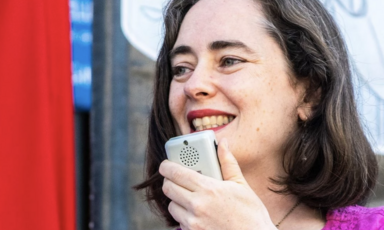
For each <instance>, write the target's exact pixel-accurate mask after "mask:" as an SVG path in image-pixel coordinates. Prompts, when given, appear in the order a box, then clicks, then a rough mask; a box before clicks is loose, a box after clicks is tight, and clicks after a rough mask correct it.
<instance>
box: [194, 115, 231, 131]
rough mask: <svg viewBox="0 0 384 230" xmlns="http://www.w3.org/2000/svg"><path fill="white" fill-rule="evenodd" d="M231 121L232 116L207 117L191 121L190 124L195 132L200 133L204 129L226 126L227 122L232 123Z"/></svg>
mask: <svg viewBox="0 0 384 230" xmlns="http://www.w3.org/2000/svg"><path fill="white" fill-rule="evenodd" d="M233 119H234V117H233V116H224V115H219V116H209V117H203V118H196V119H193V121H192V124H193V126H194V127H195V129H196V131H201V130H204V129H211V128H217V127H219V126H222V125H226V124H228V123H229V122H231V121H233Z"/></svg>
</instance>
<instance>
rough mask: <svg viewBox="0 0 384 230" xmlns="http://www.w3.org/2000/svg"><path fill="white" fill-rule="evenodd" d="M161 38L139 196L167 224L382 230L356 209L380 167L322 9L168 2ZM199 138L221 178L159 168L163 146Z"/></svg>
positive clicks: (373, 217) (240, 1) (248, 1)
mask: <svg viewBox="0 0 384 230" xmlns="http://www.w3.org/2000/svg"><path fill="white" fill-rule="evenodd" d="M165 29H166V33H165V38H164V43H163V46H162V48H161V51H160V55H159V58H158V61H157V78H156V84H155V95H154V102H153V108H152V112H151V117H150V127H149V136H148V137H149V139H148V146H147V147H148V149H147V179H146V181H145V182H143V183H142V184H140V185H138V186H137V187H136V188H137V189H143V188H146V191H147V198H148V200H149V201H150V202H151V203H152V204H153V205H154V207H155V208H156V209H157V210H158V211H159V212H160V213H161V214H162V216H163V217H164V218H165V220H166V221H167V223H168V224H169V225H170V226H180V227H181V229H183V230H187V229H276V228H278V229H296V230H297V229H323V228H324V229H333V228H335V229H379V228H378V227H376V228H375V227H374V226H379V223H380V221H381V224H383V222H384V218H383V216H384V211H383V209H379V208H378V209H366V208H362V207H360V206H356V205H359V204H363V203H364V202H365V200H366V199H367V197H368V195H369V192H370V191H371V190H372V188H373V187H374V184H375V181H376V174H377V162H376V158H375V156H374V153H373V151H372V149H371V147H370V144H369V143H368V141H367V139H366V137H365V136H364V133H363V131H362V128H361V125H360V121H359V118H358V113H357V111H356V105H355V101H354V94H353V89H352V82H351V71H350V66H349V61H348V56H347V52H346V49H345V46H344V43H343V41H342V39H341V35H340V32H339V30H338V29H337V27H336V25H335V23H334V22H333V20H332V18H331V16H330V15H329V14H328V13H327V12H326V10H325V9H324V8H323V6H322V5H321V3H319V2H318V1H315V0H311V1H307V0H236V1H229V0H200V1H198V0H173V1H171V2H170V3H169V5H168V7H167V10H166V14H165ZM220 116H221V117H223V118H224V119H226V118H227V119H228V122H229V123H225V122H224V123H222V122H218V121H217V120H218V118H219V117H220ZM204 117H208V118H209V119H207V118H204ZM199 119H204V120H207V121H206V123H204V124H200V121H199ZM205 129H213V130H214V131H215V134H216V138H217V140H218V141H219V147H218V157H219V161H220V164H221V170H222V174H223V178H224V181H217V180H215V179H212V178H208V177H205V176H203V175H200V174H198V173H196V172H194V171H193V170H189V169H187V168H184V167H182V166H180V165H178V164H175V163H172V162H169V161H167V160H165V159H166V154H165V150H164V144H165V142H166V141H167V140H168V139H169V138H171V137H174V136H177V135H182V134H188V133H190V132H195V131H200V130H205ZM368 217H369V218H370V222H369V223H368V222H367V221H364V219H366V218H368ZM343 218H344V219H343ZM345 218H346V219H345ZM380 218H381V219H380ZM344 222H346V223H344ZM371 222H372V223H373V224H371Z"/></svg>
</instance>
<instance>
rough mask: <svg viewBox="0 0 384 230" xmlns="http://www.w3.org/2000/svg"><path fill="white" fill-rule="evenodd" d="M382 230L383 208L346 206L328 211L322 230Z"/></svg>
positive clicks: (383, 223) (383, 227) (383, 228)
mask: <svg viewBox="0 0 384 230" xmlns="http://www.w3.org/2000/svg"><path fill="white" fill-rule="evenodd" d="M336 229H337V230H339V229H340V230H384V207H377V208H366V207H361V206H348V207H344V208H339V209H334V210H330V211H329V212H328V213H327V223H326V224H325V227H324V228H323V230H336Z"/></svg>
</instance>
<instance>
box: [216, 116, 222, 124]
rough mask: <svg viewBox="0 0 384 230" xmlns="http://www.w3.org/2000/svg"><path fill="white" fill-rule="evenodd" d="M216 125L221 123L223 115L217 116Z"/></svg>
mask: <svg viewBox="0 0 384 230" xmlns="http://www.w3.org/2000/svg"><path fill="white" fill-rule="evenodd" d="M216 122H217V125H223V116H221V115H220V116H217V121H216Z"/></svg>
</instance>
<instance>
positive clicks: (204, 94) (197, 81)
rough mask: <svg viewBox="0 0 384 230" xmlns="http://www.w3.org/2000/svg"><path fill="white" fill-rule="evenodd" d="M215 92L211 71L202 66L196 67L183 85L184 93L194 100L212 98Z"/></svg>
mask: <svg viewBox="0 0 384 230" xmlns="http://www.w3.org/2000/svg"><path fill="white" fill-rule="evenodd" d="M216 92H217V88H216V85H215V83H214V77H213V71H211V70H210V69H209V68H207V67H204V66H197V67H196V68H195V70H194V71H193V74H192V75H191V76H190V77H189V79H188V80H187V82H186V83H185V85H184V93H185V94H186V95H187V97H189V98H191V99H195V100H200V99H207V98H210V97H213V96H214V95H216Z"/></svg>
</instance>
